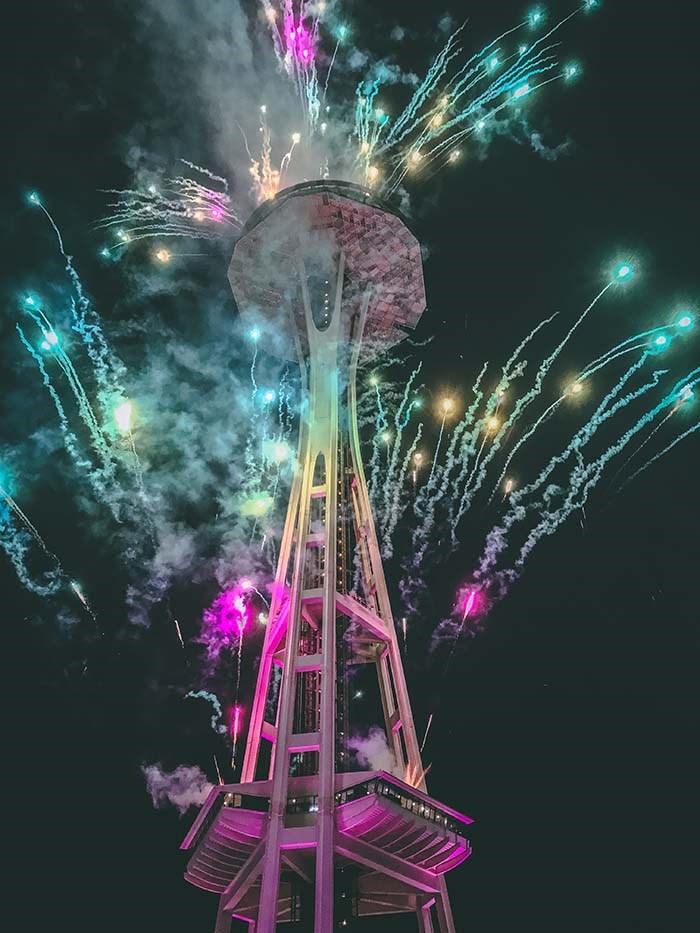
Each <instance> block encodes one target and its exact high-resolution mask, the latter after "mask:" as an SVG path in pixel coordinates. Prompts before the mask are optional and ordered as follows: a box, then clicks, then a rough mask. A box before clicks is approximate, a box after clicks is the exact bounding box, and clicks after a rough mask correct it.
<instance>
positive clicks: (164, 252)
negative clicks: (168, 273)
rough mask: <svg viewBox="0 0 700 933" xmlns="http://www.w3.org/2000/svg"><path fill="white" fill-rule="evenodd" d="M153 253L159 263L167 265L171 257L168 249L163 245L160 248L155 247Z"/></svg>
mask: <svg viewBox="0 0 700 933" xmlns="http://www.w3.org/2000/svg"><path fill="white" fill-rule="evenodd" d="M153 255H154V257H155V258H156V259H157V260H158V262H159V263H161V264H162V265H167V264H168V263H169V262H170V260H171V259H172V258H173V257H172V253H171V252H170V250H169V249H165V247H161V248H160V249H157V250H156V251H155V253H154V254H153Z"/></svg>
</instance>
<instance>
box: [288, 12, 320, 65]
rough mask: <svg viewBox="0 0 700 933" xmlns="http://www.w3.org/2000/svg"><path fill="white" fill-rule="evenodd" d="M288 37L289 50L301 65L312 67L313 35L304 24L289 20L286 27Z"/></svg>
mask: <svg viewBox="0 0 700 933" xmlns="http://www.w3.org/2000/svg"><path fill="white" fill-rule="evenodd" d="M285 34H286V36H287V50H288V52H289V53H290V55H292V56H293V57H294V59H295V60H296V61H297V62H299V64H301V65H310V64H311V63H312V62H313V60H314V49H313V44H312V41H311V35H310V34H309V31H308V30H307V29H306V27H305V26H304V24H303V23H302V22H299V23H298V24H295V23H294V19H293V18H290V19H288V21H287V23H286V26H285Z"/></svg>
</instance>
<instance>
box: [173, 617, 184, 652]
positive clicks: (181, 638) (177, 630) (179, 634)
mask: <svg viewBox="0 0 700 933" xmlns="http://www.w3.org/2000/svg"><path fill="white" fill-rule="evenodd" d="M173 623H174V625H175V631H176V632H177V637H178V639H179V641H180V644H181V645H182V647H183V648H184V647H185V641H184V639H183V637H182V632H181V631H180V623H179V622H178V621H177V619H173Z"/></svg>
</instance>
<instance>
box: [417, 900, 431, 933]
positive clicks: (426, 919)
mask: <svg viewBox="0 0 700 933" xmlns="http://www.w3.org/2000/svg"><path fill="white" fill-rule="evenodd" d="M434 903H435V901H434V900H433V898H430V900H429V901H428V903H427V904H421V905H420V907H419V908H418V910H417V911H416V917H417V919H418V933H433V918H432V917H431V916H430V908H431V907H432V905H433V904H434Z"/></svg>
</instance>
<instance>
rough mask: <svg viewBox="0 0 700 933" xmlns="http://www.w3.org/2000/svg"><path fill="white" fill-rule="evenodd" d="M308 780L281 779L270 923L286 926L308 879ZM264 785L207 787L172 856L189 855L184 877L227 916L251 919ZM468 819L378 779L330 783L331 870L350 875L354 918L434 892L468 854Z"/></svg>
mask: <svg viewBox="0 0 700 933" xmlns="http://www.w3.org/2000/svg"><path fill="white" fill-rule="evenodd" d="M316 784H317V779H316V778H314V777H304V778H292V779H290V793H293V794H296V795H297V796H293V797H290V798H289V799H288V801H287V808H286V815H285V839H284V843H283V852H282V862H283V871H282V877H281V879H280V881H281V883H280V889H279V896H278V903H277V920H278V922H288V921H290V920H293V919H294V916H293V913H294V911H293V901H294V896H293V895H294V891H295V890H296V889H297V888H298V884H299V882H302V883H306V884H310V883H312V881H313V878H314V872H315V856H316V847H315V814H316V810H317V799H318V798H317V796H316V795H315V793H314V791H315V790H316ZM270 789H271V784H270V782H269V781H256V782H253V783H250V784H231V785H222V786H220V787H217V788H215V789H214V790H213V791H212V793H211V795H210V797H209V799H208V800H207V802H206V804H205V805H204V807H203V808H202V810H201V812H200V814H199V815H198V817H197V819H196V821H195V823H194V824H193V826H192V829H191V830H190V832H189V833H188V835H187V837H186V839H185V840H184V842H183V844H182V848H183V849H185V850H189V851H192V855H191V857H190V860H189V863H188V865H187V869H186V871H185V878H186V880H187V881H189V882H190V883H191V884H193V885H195V886H197V887H199V888H202V889H203V890H206V891H211V892H213V893H216V894H219V895H223V896H224V899H225V898H226V897H229V896H230V905H229V906H230V910H231V914H232V916H235V917H240V918H242V919H246V920H249V921H254V920H255V919H256V918H257V911H258V906H259V899H260V874H261V869H262V860H263V858H264V846H265V832H266V823H267V815H268V814H267V810H268V807H269V794H270ZM471 822H472V820H470V819H469V817H467V816H464V815H463V814H460V813H457V812H456V811H454V810H452V809H450V808H449V807H444V806H442V805H441V804H438V803H436V802H435V801H434V800H433V799H432V798H431V797H429V796H427V795H426V794H424V793H422V792H421V791H419V790H416V789H415V788H412V787H410V786H409V785H407V784H404V782H403V781H400V780H399V779H398V778H395V777H393V776H392V775H389V774H387V773H386V772H383V771H372V772H362V773H357V772H356V773H348V774H342V775H337V777H336V834H335V844H334V850H335V858H336V865H337V867H338V868H339V869H340V870H341V871H342V870H343V869H347V870H352V871H354V872H355V873H356V875H355V882H354V894H353V896H354V897H355V898H356V902H357V906H358V913H359V915H360V916H363V915H365V916H368V915H373V914H382V913H397V912H402V911H407V912H415V910H416V909H417V905H418V904H419V902H420V901H421V900H424V899H425V898H426V896H430V894H431V893H433V892H435V891H437V890H438V889H439V884H440V877H441V876H442V875H443V874H445V873H446V872H447V871H449V870H450V869H452V868H455V867H456V866H457V865H459V864H461V863H462V862H463V861H464V860H465V859H466V858H468V857H469V856H470V855H471V847H470V844H469V842H468V840H467V839H466V837H465V835H464V834H465V831H466V828H467V826H468V825H469V824H470V823H471Z"/></svg>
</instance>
